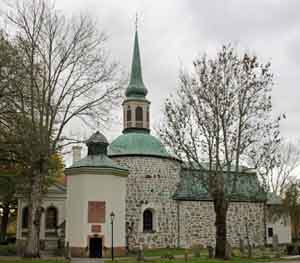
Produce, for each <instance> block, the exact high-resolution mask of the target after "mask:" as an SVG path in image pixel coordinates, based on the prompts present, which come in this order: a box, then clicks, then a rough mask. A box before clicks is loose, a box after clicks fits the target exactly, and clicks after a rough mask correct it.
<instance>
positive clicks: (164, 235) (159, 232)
mask: <svg viewBox="0 0 300 263" xmlns="http://www.w3.org/2000/svg"><path fill="white" fill-rule="evenodd" d="M113 159H114V160H115V161H117V162H118V163H119V164H121V165H124V166H126V167H128V168H129V170H130V174H129V176H128V181H127V197H126V222H127V226H129V227H127V240H128V246H129V248H130V249H133V248H135V249H137V248H139V247H140V246H144V247H147V248H158V247H177V246H181V247H190V246H191V245H193V244H201V245H203V246H205V247H207V246H209V245H211V246H214V244H215V226H214V222H215V213H214V208H213V203H212V202H211V201H175V200H173V199H172V196H173V194H174V192H175V191H176V188H177V185H178V183H179V181H180V163H179V162H178V161H176V160H174V159H167V158H158V157H142V156H124V157H113ZM145 209H151V210H152V211H153V214H154V231H153V232H151V233H144V232H143V226H142V223H143V211H144V210H145ZM263 214H264V213H263V203H254V202H253V203H250V202H234V203H232V204H231V205H230V207H229V211H228V216H227V218H228V219H227V220H228V221H227V223H228V239H229V242H230V244H231V245H232V246H239V242H240V239H244V240H246V238H247V236H246V224H248V227H249V238H250V240H251V242H252V244H254V245H258V244H263V241H264V218H263Z"/></svg>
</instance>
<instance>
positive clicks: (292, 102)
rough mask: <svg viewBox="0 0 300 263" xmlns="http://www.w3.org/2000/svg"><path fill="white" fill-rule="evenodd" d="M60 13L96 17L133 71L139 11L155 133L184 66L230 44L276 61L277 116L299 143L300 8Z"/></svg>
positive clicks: (146, 7)
mask: <svg viewBox="0 0 300 263" xmlns="http://www.w3.org/2000/svg"><path fill="white" fill-rule="evenodd" d="M57 6H58V8H60V9H62V10H64V11H65V12H68V13H70V14H76V13H79V12H89V13H90V14H91V15H92V16H94V17H95V18H96V19H97V21H98V24H99V28H100V29H103V30H105V32H106V33H107V34H108V36H109V42H108V47H109V49H110V52H111V55H112V56H113V58H114V59H116V60H118V61H119V62H120V63H121V65H122V67H123V69H124V70H125V71H127V72H129V71H130V64H131V59H132V49H133V33H134V20H135V13H136V12H138V14H139V38H140V39H139V40H140V48H141V57H142V66H143V76H144V82H145V85H146V87H147V88H148V90H149V95H148V97H149V99H150V100H151V102H152V104H151V117H152V126H153V125H157V124H158V122H159V121H160V120H161V118H162V107H163V102H164V100H165V98H166V97H167V96H169V94H170V93H172V92H174V91H175V90H176V87H177V84H178V71H179V69H180V67H185V68H189V67H190V65H191V62H192V60H193V59H194V58H195V57H196V56H197V55H199V54H202V53H204V52H207V53H209V54H213V52H215V50H217V49H218V48H220V46H221V45H222V44H226V43H229V42H231V43H234V44H235V45H237V47H238V48H239V49H240V50H241V51H243V50H246V51H249V52H251V53H254V54H256V55H257V56H258V57H259V58H260V59H261V61H262V62H267V61H271V63H272V69H273V72H274V74H275V87H274V92H273V94H274V95H273V102H274V110H275V111H276V112H285V113H286V115H287V120H286V121H285V122H284V123H282V133H283V135H284V136H287V137H298V135H299V133H300V122H299V114H300V90H299V89H300V87H299V83H300V15H299V10H300V1H298V0H294V1H292V0H290V1H289V0H282V1H279V0H272V1H271V0H270V1H263V0H257V1H254V0H249V1H245V0H243V1H240V0H235V1H228V0H226V1H225V0H224V1H220V0H215V1H213V0H207V1H192V0H190V1H187V0H163V1H155V0H151V1H150V0H147V1H146V0H145V1H144V0H130V1H124V0H58V1H57ZM120 111H121V107H120ZM120 116H121V115H120ZM120 116H119V118H121V117H120ZM120 132H121V124H120V125H117V124H115V125H113V127H112V128H111V132H110V134H107V135H108V137H109V138H110V139H112V138H113V137H115V136H116V135H117V134H118V133H120Z"/></svg>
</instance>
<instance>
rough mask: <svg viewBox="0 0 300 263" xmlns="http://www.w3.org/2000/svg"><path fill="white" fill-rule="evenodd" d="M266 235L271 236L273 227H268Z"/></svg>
mask: <svg viewBox="0 0 300 263" xmlns="http://www.w3.org/2000/svg"><path fill="white" fill-rule="evenodd" d="M268 237H273V227H268Z"/></svg>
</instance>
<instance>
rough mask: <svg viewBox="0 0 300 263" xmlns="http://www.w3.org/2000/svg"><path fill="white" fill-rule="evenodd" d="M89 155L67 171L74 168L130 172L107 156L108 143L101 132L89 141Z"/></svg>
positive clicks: (87, 142) (87, 143)
mask: <svg viewBox="0 0 300 263" xmlns="http://www.w3.org/2000/svg"><path fill="white" fill-rule="evenodd" d="M86 145H87V147H88V155H87V156H86V157H85V158H83V159H81V160H79V161H77V162H75V163H74V164H73V165H72V166H70V167H69V168H67V171H68V170H69V169H70V170H72V169H73V168H83V167H84V168H96V169H105V168H109V169H114V170H119V171H128V169H126V168H125V167H122V166H120V165H118V164H117V163H115V162H114V161H113V160H112V159H110V158H109V157H108V156H107V146H108V141H107V139H106V137H105V136H104V135H103V134H102V133H100V132H99V131H97V132H95V133H94V134H93V135H92V136H91V137H90V138H89V139H88V140H87V141H86Z"/></svg>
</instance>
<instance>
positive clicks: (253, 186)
mask: <svg viewBox="0 0 300 263" xmlns="http://www.w3.org/2000/svg"><path fill="white" fill-rule="evenodd" d="M205 172H206V171H205V170H204V169H201V170H190V169H182V170H181V181H180V183H179V185H178V188H177V190H176V192H175V194H174V196H173V198H174V199H175V200H186V201H188V200H193V201H199V200H212V198H211V197H210V195H209V194H208V191H207V189H206V188H205V187H204V185H203V184H202V183H201V180H199V179H198V178H199V173H204V174H205ZM224 176H225V192H227V194H228V198H229V199H230V200H231V201H260V202H263V201H265V200H266V195H265V193H264V192H263V190H262V188H261V187H260V185H259V182H258V179H257V176H256V174H255V173H239V174H238V175H237V191H236V192H235V193H234V194H230V195H229V191H226V189H229V188H230V187H232V181H233V180H234V178H235V173H233V172H232V173H230V174H229V175H224Z"/></svg>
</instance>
